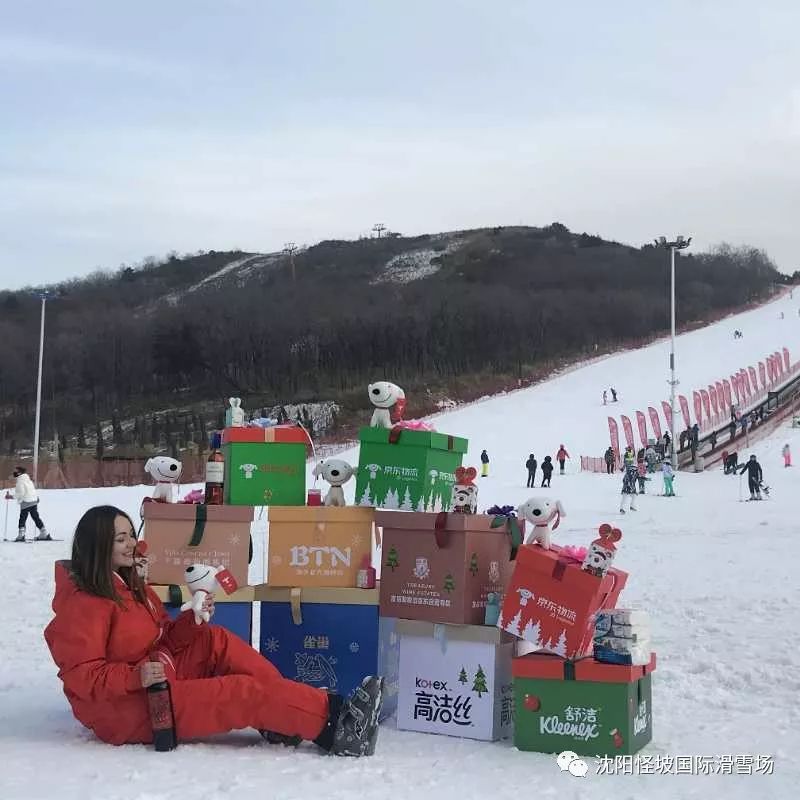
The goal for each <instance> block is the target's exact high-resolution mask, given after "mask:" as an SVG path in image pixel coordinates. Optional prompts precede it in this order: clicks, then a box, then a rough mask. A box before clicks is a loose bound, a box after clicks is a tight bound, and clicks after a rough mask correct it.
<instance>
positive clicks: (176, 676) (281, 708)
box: [44, 562, 328, 744]
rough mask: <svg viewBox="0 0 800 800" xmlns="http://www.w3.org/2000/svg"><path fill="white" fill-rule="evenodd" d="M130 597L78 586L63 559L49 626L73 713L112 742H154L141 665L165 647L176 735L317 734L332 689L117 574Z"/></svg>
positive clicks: (161, 653)
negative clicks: (172, 613)
mask: <svg viewBox="0 0 800 800" xmlns="http://www.w3.org/2000/svg"><path fill="white" fill-rule="evenodd" d="M114 577H115V579H116V590H117V592H118V594H119V595H120V597H121V599H122V605H121V606H119V605H117V604H116V603H115V602H114V601H113V600H108V599H106V598H103V597H97V596H95V595H91V594H88V593H86V592H83V591H81V590H80V589H78V588H77V586H75V584H74V583H73V581H72V579H71V578H70V576H69V572H68V562H57V563H56V592H55V597H54V598H53V611H54V612H55V614H56V616H55V618H54V619H53V620H52V621H51V622H50V624H49V625H48V626H47V628H46V629H45V632H44V637H45V640H46V641H47V645H48V647H49V648H50V653H51V654H52V656H53V660H54V661H55V662H56V664H57V665H58V669H59V672H58V677H59V678H61V680H62V681H63V683H64V694H65V695H66V696H67V699H68V700H69V702H70V705H71V706H72V712H73V713H74V714H75V717H76V718H77V719H78V720H79V721H80V722H81V723H82V724H83V725H85V726H86V727H87V728H90V729H91V730H92V731H94V733H95V735H96V736H97V737H98V738H100V739H102V740H103V741H104V742H108V743H110V744H125V743H136V742H148V743H149V742H151V741H152V731H151V728H150V717H149V713H148V706H147V693H146V691H145V690H144V689H143V688H142V685H141V679H140V672H139V668H140V666H141V664H142V662H144V661H147V660H148V659H149V655H150V654H151V653H153V654H157V655H158V656H159V659H160V660H161V661H162V662H163V663H164V667H165V672H166V675H167V680H168V681H169V683H170V690H171V694H172V704H173V709H174V712H175V727H176V730H177V735H178V739H179V740H182V739H192V738H196V737H202V736H209V735H212V734H215V733H224V732H226V731H230V730H235V729H238V728H248V727H253V728H259V729H262V730H270V731H275V732H276V733H282V734H286V735H290V736H294V735H299V736H302V737H303V739H310V740H313V739H316V738H317V737H318V736H319V735H320V733H321V732H322V730H323V728H324V727H325V724H326V722H327V719H328V695H327V693H326V692H325V691H323V690H322V689H315V688H314V687H311V686H306V685H304V684H302V683H297V682H295V681H291V680H287V679H286V678H283V677H282V676H281V674H280V673H279V672H278V670H277V669H276V668H275V667H274V666H273V665H272V664H270V662H269V661H267V660H266V659H265V658H263V657H262V656H261V655H260V654H259V653H258V652H257V651H255V650H254V649H253V648H252V647H250V646H249V645H248V644H246V643H245V642H243V641H242V640H241V639H240V638H239V637H238V636H235V635H233V634H231V633H229V632H228V631H226V630H225V629H224V628H222V627H219V626H217V625H206V624H201V625H196V624H195V622H194V616H193V614H192V612H191V611H186V612H184V613H183V614H181V615H180V616H179V617H178V618H177V619H176V620H174V621H172V620H170V618H169V616H168V615H167V613H166V611H165V610H164V606H163V605H162V604H161V601H160V600H159V599H158V597H156V595H155V594H154V592H153V591H152V590H151V589H150V588H149V587H148V588H147V598H148V603H147V605H145V604H142V603H138V602H136V600H135V598H134V596H133V593H132V592H131V591H130V589H129V588H128V586H127V585H126V584H125V582H124V581H123V580H122V578H120V577H119V576H118V575H116V573H115V576H114Z"/></svg>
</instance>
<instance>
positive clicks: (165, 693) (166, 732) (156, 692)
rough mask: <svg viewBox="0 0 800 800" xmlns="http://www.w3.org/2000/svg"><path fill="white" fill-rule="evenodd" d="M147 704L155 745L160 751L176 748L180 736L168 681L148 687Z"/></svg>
mask: <svg viewBox="0 0 800 800" xmlns="http://www.w3.org/2000/svg"><path fill="white" fill-rule="evenodd" d="M153 660H154V661H156V660H157V659H153ZM147 705H148V708H149V710H150V727H151V728H152V730H153V747H154V748H155V749H156V750H157V751H158V752H159V753H164V752H166V751H168V750H174V749H175V748H176V747H177V746H178V737H177V735H176V733H175V715H174V714H173V712H172V697H171V696H170V693H169V684H168V683H167V681H165V680H164V681H159V682H158V683H153V684H150V686H148V687H147Z"/></svg>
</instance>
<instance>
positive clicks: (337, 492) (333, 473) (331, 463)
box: [312, 458, 355, 506]
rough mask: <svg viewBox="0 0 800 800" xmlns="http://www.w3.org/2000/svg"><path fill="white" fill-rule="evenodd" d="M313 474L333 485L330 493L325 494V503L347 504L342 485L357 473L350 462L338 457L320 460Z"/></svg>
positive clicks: (334, 504)
mask: <svg viewBox="0 0 800 800" xmlns="http://www.w3.org/2000/svg"><path fill="white" fill-rule="evenodd" d="M312 474H313V475H314V477H315V478H322V479H323V480H324V481H327V482H328V483H329V484H330V485H331V488H330V489H329V490H328V494H326V495H325V501H324V505H326V506H344V505H347V504H346V503H345V501H344V489H342V486H344V484H345V483H347V481H349V480H350V478H352V477H353V475H355V469H354V468H353V467H351V466H350V464H348V463H347V462H346V461H342V460H341V459H338V458H329V459H327V460H326V461H320V462H319V464H317V466H316V467H314V472H313V473H312Z"/></svg>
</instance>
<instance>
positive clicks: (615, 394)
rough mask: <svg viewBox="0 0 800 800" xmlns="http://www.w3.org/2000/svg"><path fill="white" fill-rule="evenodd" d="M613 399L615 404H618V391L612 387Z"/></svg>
mask: <svg viewBox="0 0 800 800" xmlns="http://www.w3.org/2000/svg"><path fill="white" fill-rule="evenodd" d="M611 397H612V398H613V401H612V402H614V403H616V402H617V390H616V389H615V388H614V387H613V386H612V387H611Z"/></svg>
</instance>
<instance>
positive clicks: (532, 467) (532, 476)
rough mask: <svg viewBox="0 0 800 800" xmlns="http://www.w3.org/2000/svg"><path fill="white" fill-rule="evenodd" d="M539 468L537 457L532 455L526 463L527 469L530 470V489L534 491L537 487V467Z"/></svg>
mask: <svg viewBox="0 0 800 800" xmlns="http://www.w3.org/2000/svg"><path fill="white" fill-rule="evenodd" d="M537 466H538V464H537V461H536V456H534V454H533V453H531V454H530V455H529V456H528V460H527V461H526V462H525V468H526V469H527V470H528V488H529V489H533V488H535V486H536V467H537Z"/></svg>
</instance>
